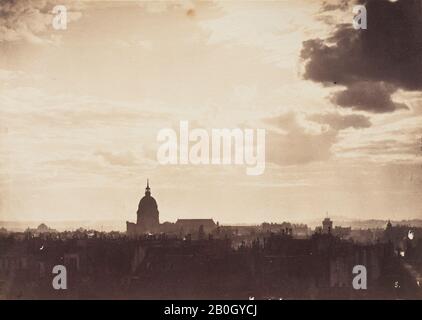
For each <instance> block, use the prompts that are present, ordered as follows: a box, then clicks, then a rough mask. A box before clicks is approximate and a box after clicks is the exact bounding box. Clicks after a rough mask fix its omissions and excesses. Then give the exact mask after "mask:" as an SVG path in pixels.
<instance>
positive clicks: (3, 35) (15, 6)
mask: <svg viewBox="0 0 422 320" xmlns="http://www.w3.org/2000/svg"><path fill="white" fill-rule="evenodd" d="M57 4H61V5H65V6H66V8H67V10H68V18H67V21H68V23H69V22H70V21H74V20H77V19H79V18H80V16H81V13H80V12H78V11H75V10H78V9H80V7H79V5H75V3H71V2H69V1H68V0H65V1H62V2H61V3H58V2H57V1H53V0H18V1H16V0H2V1H1V2H0V43H1V42H9V41H19V40H24V41H27V42H30V43H34V44H40V43H51V42H53V41H54V39H56V38H55V37H54V35H52V37H51V39H47V38H45V37H42V36H40V34H42V33H43V32H45V31H47V30H48V29H49V28H50V27H51V25H52V20H53V13H52V9H53V7H54V6H55V5H57ZM56 40H57V39H56Z"/></svg>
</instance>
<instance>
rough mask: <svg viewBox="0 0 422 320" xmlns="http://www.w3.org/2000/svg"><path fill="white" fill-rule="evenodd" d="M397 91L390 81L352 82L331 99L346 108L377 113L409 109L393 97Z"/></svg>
mask: <svg viewBox="0 0 422 320" xmlns="http://www.w3.org/2000/svg"><path fill="white" fill-rule="evenodd" d="M395 91H396V87H394V85H392V84H389V83H385V82H371V81H361V82H357V83H353V84H351V85H350V86H348V87H347V89H346V90H343V91H339V92H336V93H335V94H334V95H333V96H332V98H331V101H332V102H334V103H335V104H337V105H339V106H342V107H345V108H353V109H354V110H363V111H370V112H376V113H382V112H393V111H395V110H399V109H409V107H408V106H407V105H406V104H404V103H397V102H394V101H393V100H392V99H391V95H392V94H393V93H394V92H395Z"/></svg>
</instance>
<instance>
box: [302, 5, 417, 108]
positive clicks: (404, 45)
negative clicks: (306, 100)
mask: <svg viewBox="0 0 422 320" xmlns="http://www.w3.org/2000/svg"><path fill="white" fill-rule="evenodd" d="M360 3H362V4H364V5H365V6H366V8H367V16H368V28H367V30H355V29H353V27H352V25H351V23H348V24H339V25H337V26H336V29H335V31H334V33H333V34H332V36H330V37H328V38H327V39H324V40H322V39H311V40H307V41H305V42H303V47H302V51H301V57H302V59H304V60H305V61H306V64H305V72H304V75H303V76H304V78H305V79H308V80H312V81H315V82H319V83H322V84H323V85H325V86H333V85H342V86H345V87H346V89H345V90H344V91H341V92H340V93H337V94H336V95H335V96H334V98H333V100H332V101H333V102H335V103H336V104H338V105H339V106H341V107H347V108H350V107H351V108H354V109H357V110H365V111H368V112H373V113H382V112H393V111H395V110H398V109H406V108H408V107H407V106H406V105H404V104H400V103H396V102H394V101H393V100H392V98H391V97H392V95H393V94H394V93H395V92H396V91H397V90H398V89H403V90H421V89H422V59H421V58H420V57H421V56H422V45H421V44H422V32H420V28H421V25H422V4H421V2H420V1H418V0H405V1H403V0H399V1H397V2H394V3H393V2H390V1H387V0H367V1H364V0H360ZM376 96H378V97H376Z"/></svg>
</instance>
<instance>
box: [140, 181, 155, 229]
mask: <svg viewBox="0 0 422 320" xmlns="http://www.w3.org/2000/svg"><path fill="white" fill-rule="evenodd" d="M136 214H137V217H138V219H137V222H136V224H138V225H142V226H144V228H145V229H147V230H148V229H155V228H157V227H158V226H159V224H160V221H159V218H158V214H159V213H158V206H157V201H155V199H154V198H153V197H151V188H150V187H149V181H148V180H147V187H146V188H145V196H144V197H143V198H142V199H141V201H139V205H138V211H137V212H136Z"/></svg>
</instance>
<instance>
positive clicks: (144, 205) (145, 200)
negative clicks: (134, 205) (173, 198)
mask: <svg viewBox="0 0 422 320" xmlns="http://www.w3.org/2000/svg"><path fill="white" fill-rule="evenodd" d="M157 207H158V206H157V201H155V199H154V198H153V197H151V196H150V195H145V196H143V197H142V199H141V201H139V205H138V212H148V211H155V210H157Z"/></svg>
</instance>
